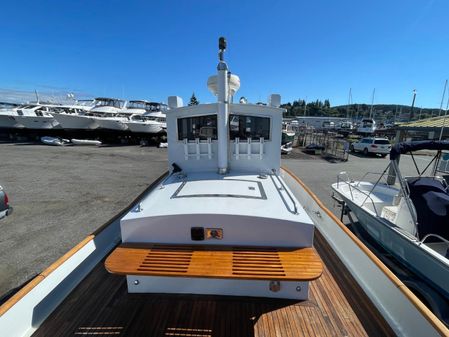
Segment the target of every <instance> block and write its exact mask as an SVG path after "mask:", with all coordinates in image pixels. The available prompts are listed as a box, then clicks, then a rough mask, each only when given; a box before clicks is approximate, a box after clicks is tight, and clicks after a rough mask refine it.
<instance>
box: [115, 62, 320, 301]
mask: <svg viewBox="0 0 449 337" xmlns="http://www.w3.org/2000/svg"><path fill="white" fill-rule="evenodd" d="M239 84H240V80H239V79H238V77H237V76H236V75H231V74H230V73H229V72H228V69H227V65H226V63H224V61H223V60H222V58H220V63H219V65H218V75H217V76H212V77H211V78H209V81H208V86H209V88H210V89H211V91H212V92H213V93H215V94H217V96H218V102H217V103H214V104H201V105H194V106H186V107H184V106H182V100H181V99H180V98H179V97H169V106H170V110H168V111H167V135H168V162H169V170H170V172H169V175H168V176H167V177H166V179H165V180H164V181H163V182H162V183H161V184H159V186H157V187H156V188H155V189H154V190H153V191H151V192H150V193H149V194H148V195H147V196H146V197H144V198H143V200H142V201H141V202H140V203H139V205H138V206H137V207H135V208H134V209H133V210H132V211H131V212H129V213H128V214H127V215H126V216H125V217H124V218H123V219H122V220H121V234H122V245H120V246H119V247H118V248H117V249H116V250H115V251H114V252H113V253H112V254H111V256H110V257H109V258H108V259H107V261H106V268H107V269H108V270H109V271H110V272H113V273H118V274H122V275H127V281H128V291H129V292H158V293H159V292H161V293H193V294H215V295H236V296H263V297H277V298H294V299H305V298H307V296H308V285H309V281H310V280H313V279H316V278H318V277H319V276H320V275H321V272H322V266H321V261H320V259H319V257H318V255H317V254H316V252H315V250H314V249H313V247H312V246H313V235H314V224H313V222H312V220H311V219H310V217H309V216H308V215H307V213H306V212H305V210H304V209H303V207H302V206H301V204H300V203H299V202H298V200H296V198H295V197H294V196H293V193H292V192H291V191H290V190H289V188H288V187H287V186H286V184H285V183H284V181H283V179H282V178H281V177H280V157H281V154H280V151H281V150H280V144H281V125H282V112H283V109H280V108H279V105H280V96H279V95H271V96H270V98H269V102H268V104H267V105H266V106H263V105H255V104H254V105H253V104H231V103H229V102H230V101H231V99H230V98H231V95H233V94H234V93H235V91H237V89H238V87H239Z"/></svg>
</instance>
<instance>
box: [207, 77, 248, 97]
mask: <svg viewBox="0 0 449 337" xmlns="http://www.w3.org/2000/svg"><path fill="white" fill-rule="evenodd" d="M207 88H208V89H209V91H210V92H211V93H212V94H213V95H215V96H217V93H218V89H217V75H213V76H210V77H209V79H208V80H207ZM239 88H240V78H239V77H238V76H237V75H234V74H231V77H230V78H229V94H230V95H231V96H234V94H235V93H236V92H237V91H238V90H239Z"/></svg>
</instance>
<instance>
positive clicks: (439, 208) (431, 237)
mask: <svg viewBox="0 0 449 337" xmlns="http://www.w3.org/2000/svg"><path fill="white" fill-rule="evenodd" d="M423 149H426V150H438V152H437V154H436V156H435V158H434V160H433V161H432V162H436V161H438V158H439V157H440V156H441V150H449V142H446V141H440V142H437V141H420V142H409V143H398V144H396V145H395V146H393V148H392V149H391V152H390V164H389V165H388V166H387V168H386V169H385V170H384V172H382V173H381V174H379V175H377V174H376V175H373V174H366V175H365V176H364V177H363V178H362V179H361V180H359V181H354V180H352V179H350V178H349V177H347V175H346V173H344V172H343V173H341V174H340V175H339V176H338V180H337V183H335V184H333V185H332V189H333V191H334V192H335V193H336V194H337V195H338V196H339V197H340V198H341V199H342V201H344V203H345V204H346V205H347V206H348V207H349V209H350V210H351V211H352V212H353V213H354V214H355V215H356V216H357V219H358V220H359V224H360V225H361V226H362V227H363V228H364V229H365V230H366V232H367V233H368V234H369V235H370V236H371V237H372V238H373V239H374V240H376V241H377V242H378V243H379V244H380V245H381V246H383V247H384V248H385V249H386V250H387V251H388V252H389V253H391V254H392V255H393V256H394V257H395V258H397V259H398V260H399V261H401V262H402V263H403V264H405V265H406V266H407V267H408V268H409V269H411V270H413V271H414V272H415V273H416V274H418V275H420V276H421V277H422V278H424V279H425V280H427V281H428V282H429V283H430V284H432V285H433V286H434V287H435V288H437V289H438V290H439V291H440V292H441V293H442V294H443V295H444V296H446V297H447V298H448V299H449V283H448V280H449V226H448V225H449V186H448V184H447V183H446V181H445V180H444V179H442V178H441V177H438V176H437V175H436V171H435V170H436V168H437V165H435V166H434V172H432V173H431V174H430V175H426V174H425V173H426V172H425V171H426V169H425V170H424V171H423V172H420V171H419V170H418V166H417V165H416V163H415V167H416V169H417V170H418V172H417V176H412V177H403V176H402V175H401V172H400V171H399V166H398V164H397V160H398V158H399V156H400V154H404V153H411V152H412V151H417V150H423ZM412 159H413V160H414V157H413V156H412ZM432 162H430V163H432ZM429 166H430V164H429V165H428V166H427V167H429ZM390 167H391V169H392V170H393V171H392V172H394V175H389V176H388V175H387V170H389V169H390ZM370 177H372V178H375V179H374V180H373V181H370V180H368V179H369V178H370ZM386 177H390V179H391V177H397V179H398V181H399V186H396V185H394V184H393V182H392V181H391V180H390V181H388V180H387V181H384V180H383V179H382V178H386Z"/></svg>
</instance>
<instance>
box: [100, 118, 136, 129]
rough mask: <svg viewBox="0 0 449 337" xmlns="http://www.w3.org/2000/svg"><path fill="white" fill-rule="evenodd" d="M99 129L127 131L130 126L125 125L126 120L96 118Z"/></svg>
mask: <svg viewBox="0 0 449 337" xmlns="http://www.w3.org/2000/svg"><path fill="white" fill-rule="evenodd" d="M94 119H95V122H96V123H97V125H98V128H99V129H105V130H117V131H126V130H128V126H127V125H126V124H125V123H124V122H125V120H124V119H118V118H107V117H99V118H94Z"/></svg>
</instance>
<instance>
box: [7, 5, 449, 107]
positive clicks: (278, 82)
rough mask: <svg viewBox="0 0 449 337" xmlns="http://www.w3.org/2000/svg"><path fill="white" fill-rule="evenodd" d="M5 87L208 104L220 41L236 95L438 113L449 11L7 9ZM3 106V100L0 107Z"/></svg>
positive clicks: (447, 71) (447, 58) (448, 56)
mask: <svg viewBox="0 0 449 337" xmlns="http://www.w3.org/2000/svg"><path fill="white" fill-rule="evenodd" d="M1 13H2V15H1V19H0V41H1V46H2V48H1V52H0V88H1V89H8V90H31V91H32V90H34V89H38V90H39V91H47V92H56V93H60V92H64V91H74V92H76V93H78V95H79V96H83V95H92V96H112V97H123V98H130V99H149V100H156V101H166V98H167V96H169V95H178V96H181V97H183V99H184V100H185V101H186V100H188V99H189V97H190V95H191V94H192V92H193V91H194V92H195V93H196V95H197V97H198V99H199V100H200V101H201V102H207V101H213V100H214V98H213V97H212V96H211V94H210V93H209V92H208V91H207V88H206V81H207V77H208V76H209V75H211V74H213V73H214V72H215V69H216V64H217V39H218V37H219V36H221V35H223V36H225V37H226V38H227V40H228V51H227V53H226V60H227V61H228V64H229V66H230V69H231V71H232V72H234V73H236V74H238V75H239V76H240V79H241V83H242V84H241V89H240V91H239V92H238V93H237V96H238V97H240V96H242V95H243V96H245V97H247V98H248V99H249V101H252V102H255V101H258V100H263V101H265V100H266V97H267V96H268V95H269V94H270V93H280V94H281V95H282V97H283V102H286V101H292V100H294V99H297V98H306V97H307V99H308V100H315V99H317V98H318V99H326V98H328V99H330V101H331V104H332V105H339V104H346V103H347V101H348V91H349V88H352V94H353V100H354V102H358V103H363V102H364V103H369V102H370V101H371V93H372V90H373V88H374V87H375V88H376V99H375V102H376V103H398V104H410V103H411V96H412V90H413V89H415V88H416V90H417V92H418V95H417V99H416V106H424V107H438V106H439V104H440V100H441V94H442V90H443V85H444V81H445V79H446V78H448V77H449V24H448V21H447V20H448V19H447V14H448V13H449V1H447V0H421V1H419V0H408V1H405V0H388V1H387V0H376V1H372V0H363V1H360V0H358V1H356V0H347V1H345V0H342V1H332V0H328V1H326V0H314V1H275V0H272V1H223V0H222V1H215V0H209V1H206V0H203V1H194V0H192V1H175V0H171V1H114V0H108V1H106V0H105V1H95V0H79V1H60V0H59V1H47V0H41V1H2V4H1ZM0 99H1V97H0Z"/></svg>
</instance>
